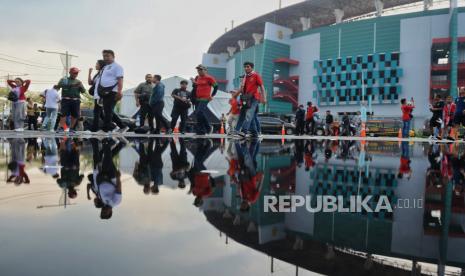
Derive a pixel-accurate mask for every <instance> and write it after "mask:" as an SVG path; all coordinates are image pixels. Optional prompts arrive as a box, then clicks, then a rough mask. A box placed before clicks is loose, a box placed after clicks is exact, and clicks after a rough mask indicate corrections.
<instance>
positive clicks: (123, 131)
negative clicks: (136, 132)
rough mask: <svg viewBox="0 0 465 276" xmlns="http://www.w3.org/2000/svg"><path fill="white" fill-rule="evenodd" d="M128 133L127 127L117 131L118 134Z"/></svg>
mask: <svg viewBox="0 0 465 276" xmlns="http://www.w3.org/2000/svg"><path fill="white" fill-rule="evenodd" d="M128 131H129V127H128V126H127V127H125V128H121V129H119V133H126V132H128Z"/></svg>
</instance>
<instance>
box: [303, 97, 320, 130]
mask: <svg viewBox="0 0 465 276" xmlns="http://www.w3.org/2000/svg"><path fill="white" fill-rule="evenodd" d="M316 112H318V107H316V106H314V105H313V104H312V102H308V103H307V116H306V118H305V122H306V125H307V134H309V135H313V133H314V131H315V121H314V114H315V113H316Z"/></svg>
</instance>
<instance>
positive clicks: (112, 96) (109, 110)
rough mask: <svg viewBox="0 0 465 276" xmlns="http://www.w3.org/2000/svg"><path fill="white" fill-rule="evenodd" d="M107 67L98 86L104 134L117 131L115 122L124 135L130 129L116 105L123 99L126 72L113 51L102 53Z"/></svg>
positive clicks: (104, 68) (103, 70)
mask: <svg viewBox="0 0 465 276" xmlns="http://www.w3.org/2000/svg"><path fill="white" fill-rule="evenodd" d="M102 56H103V60H104V61H105V67H103V69H102V73H101V76H100V80H99V85H98V94H99V97H101V98H102V104H103V128H102V130H103V131H104V132H110V131H114V130H115V131H116V130H117V129H115V128H114V126H113V124H111V122H112V121H113V122H115V123H116V125H117V126H118V127H119V131H120V132H121V133H124V132H126V131H128V130H129V128H128V127H127V126H126V125H124V123H123V122H122V121H121V119H120V118H119V116H118V115H117V114H116V113H115V112H114V108H115V105H116V103H117V102H118V101H119V100H121V98H122V97H123V78H124V70H123V67H122V66H121V65H119V64H118V63H116V62H115V53H114V52H113V50H103V51H102Z"/></svg>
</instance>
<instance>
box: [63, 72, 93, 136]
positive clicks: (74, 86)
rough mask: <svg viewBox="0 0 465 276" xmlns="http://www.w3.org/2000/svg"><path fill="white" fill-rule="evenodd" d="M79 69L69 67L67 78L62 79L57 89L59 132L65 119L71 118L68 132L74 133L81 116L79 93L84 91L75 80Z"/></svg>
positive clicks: (79, 82)
mask: <svg viewBox="0 0 465 276" xmlns="http://www.w3.org/2000/svg"><path fill="white" fill-rule="evenodd" d="M79 71H80V70H79V69H78V68H77V67H71V68H70V69H69V77H65V78H62V79H61V80H60V81H59V82H58V84H57V88H58V89H61V118H60V128H59V130H58V131H59V132H61V131H64V129H65V127H64V126H65V122H66V117H68V116H70V117H71V123H70V125H69V130H70V131H71V132H74V128H75V127H76V122H77V120H78V118H79V116H80V115H81V93H84V92H85V91H86V89H85V88H84V85H83V84H82V82H81V81H80V80H78V79H77V76H78V75H79Z"/></svg>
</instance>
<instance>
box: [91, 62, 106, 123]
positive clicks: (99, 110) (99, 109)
mask: <svg viewBox="0 0 465 276" xmlns="http://www.w3.org/2000/svg"><path fill="white" fill-rule="evenodd" d="M103 67H105V61H104V60H103V59H99V60H97V63H96V64H95V70H96V71H97V74H95V75H94V76H93V77H92V71H93V68H89V74H88V76H87V83H88V84H89V85H90V86H91V87H90V88H89V94H90V95H91V96H93V98H94V119H93V121H92V129H91V131H94V132H96V131H98V130H99V122H100V117H103V104H102V99H101V98H100V96H99V95H98V86H99V83H100V77H101V76H102V72H103V71H102V69H103Z"/></svg>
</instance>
